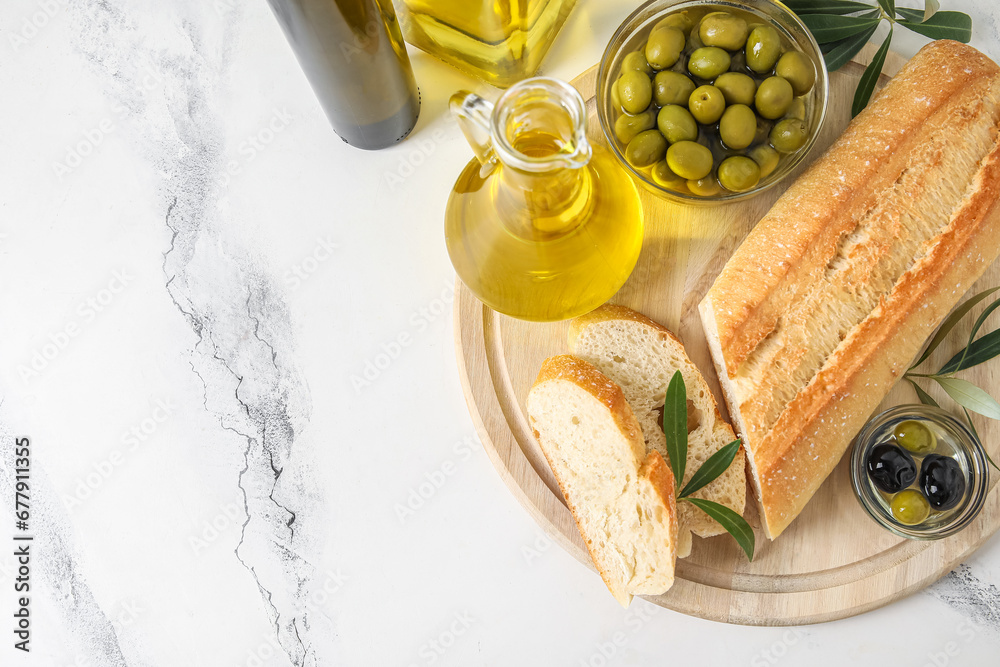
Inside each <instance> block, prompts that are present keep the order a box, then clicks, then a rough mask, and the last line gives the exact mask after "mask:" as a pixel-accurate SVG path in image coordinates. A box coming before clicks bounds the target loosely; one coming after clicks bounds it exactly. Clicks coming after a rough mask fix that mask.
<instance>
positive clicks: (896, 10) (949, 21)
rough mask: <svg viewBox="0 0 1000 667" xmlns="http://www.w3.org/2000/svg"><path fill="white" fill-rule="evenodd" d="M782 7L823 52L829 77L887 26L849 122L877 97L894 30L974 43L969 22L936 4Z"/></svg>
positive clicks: (793, 1)
mask: <svg viewBox="0 0 1000 667" xmlns="http://www.w3.org/2000/svg"><path fill="white" fill-rule="evenodd" d="M784 4H785V5H786V6H787V7H788V8H789V9H791V10H792V11H793V12H795V13H796V14H798V15H799V18H800V19H802V22H803V23H805V24H806V27H807V28H809V31H810V32H811V33H812V34H813V37H815V38H816V42H817V43H818V44H819V45H820V49H821V50H822V51H823V58H824V59H825V60H826V69H827V71H830V72H833V71H836V70H838V69H840V68H841V67H842V66H843V65H844V64H845V63H847V62H848V61H850V59H851V58H853V57H854V56H855V55H857V53H858V52H859V51H860V50H861V49H862V47H864V45H865V44H867V43H868V40H869V39H871V36H872V35H874V34H875V30H876V29H878V27H879V24H881V23H882V21H888V22H889V34H888V35H886V37H885V41H883V42H882V46H880V47H879V49H878V51H876V52H875V57H874V58H872V61H871V62H870V63H869V64H868V67H866V68H865V71H864V74H862V75H861V81H860V82H858V87H857V89H856V90H855V91H854V103H853V104H852V105H851V117H854V116H857V115H858V114H859V113H861V110H862V109H864V108H865V107H866V106H868V100H870V99H871V96H872V93H873V92H874V91H875V83H876V82H877V81H878V77H879V74H881V72H882V67H883V66H884V65H885V56H886V53H888V52H889V44H890V42H892V32H893V28H895V27H896V26H897V25H898V26H902V27H904V28H906V29H908V30H912V31H913V32H916V33H919V34H921V35H924V36H925V37H930V38H931V39H954V40H956V41H959V42H962V43H963V44H968V43H969V40H970V39H972V19H971V18H969V15H968V14H963V13H962V12H942V11H938V10H939V9H940V7H941V5H940V4H939V2H938V0H924V8H923V9H922V10H921V9H908V8H906V7H896V0H878V5H877V6H876V5H869V4H867V3H864V2H855V1H854V0H784Z"/></svg>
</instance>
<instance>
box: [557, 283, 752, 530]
mask: <svg viewBox="0 0 1000 667" xmlns="http://www.w3.org/2000/svg"><path fill="white" fill-rule="evenodd" d="M613 320H629V321H631V322H639V323H640V324H645V325H646V326H648V327H652V328H653V329H656V330H657V331H658V332H660V333H662V334H664V335H666V336H667V337H668V338H670V340H672V341H673V342H675V343H676V344H677V345H678V346H679V347H680V348H681V349H684V343H682V342H681V340H680V339H679V338H678V337H677V336H675V335H674V332H673V331H671V330H670V329H668V328H666V327H665V326H663V325H662V324H660V323H659V322H655V321H653V320H651V319H649V318H648V317H646V316H645V315H643V314H642V313H639V312H637V311H634V310H632V309H631V308H626V307H625V306H619V305H616V304H613V303H606V304H604V305H603V306H601V307H599V308H597V309H595V310H592V311H590V312H589V313H587V314H586V315H581V316H579V317H577V318H575V319H573V320H572V321H571V322H570V325H569V334H568V339H569V347H570V349H573V347H575V343H576V339H577V338H579V337H580V334H581V333H582V332H583V331H584V330H585V329H586V328H587V327H589V326H591V325H593V324H599V323H601V322H610V321H613ZM685 354H686V352H685ZM689 361H690V358H689ZM690 363H691V365H692V366H694V362H693V361H691V362H690ZM695 368H696V370H697V367H696V366H695ZM699 372H700V370H699ZM708 396H709V399H710V400H711V401H712V407H713V408H715V419H716V421H720V422H723V423H725V421H726V420H725V419H723V418H722V411H721V410H719V404H718V403H717V402H716V401H715V395H714V394H712V393H711V392H709V394H708ZM742 452H743V447H742V446H741V447H740V453H742ZM720 534H721V533H720Z"/></svg>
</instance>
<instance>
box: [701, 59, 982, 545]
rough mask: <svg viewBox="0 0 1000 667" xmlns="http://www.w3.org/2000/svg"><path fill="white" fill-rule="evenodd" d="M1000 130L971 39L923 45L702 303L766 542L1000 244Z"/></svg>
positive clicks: (794, 511) (800, 505) (772, 212)
mask: <svg viewBox="0 0 1000 667" xmlns="http://www.w3.org/2000/svg"><path fill="white" fill-rule="evenodd" d="M998 131H1000V68H998V67H997V65H996V64H994V63H993V62H992V61H990V60H989V59H988V58H987V57H986V56H984V55H983V54H981V53H979V52H978V51H977V50H975V49H974V48H972V47H969V46H964V45H962V44H959V43H957V42H953V41H946V40H943V41H936V42H932V43H931V44H928V45H927V46H925V47H924V48H923V49H921V50H920V52H919V53H918V54H917V55H916V56H915V57H914V58H913V59H912V60H911V61H910V62H909V63H908V64H907V65H906V66H905V67H904V68H903V70H902V71H901V72H900V73H899V74H898V75H897V76H896V77H894V78H893V79H892V81H891V82H890V83H889V84H888V85H887V86H886V87H885V88H884V89H883V90H882V91H881V92H880V93H879V94H877V95H876V96H875V98H874V99H873V100H872V102H871V104H870V105H869V106H868V108H867V109H865V110H864V111H863V112H862V113H861V114H859V115H858V116H857V118H855V119H854V120H853V121H852V122H851V124H850V125H849V126H848V128H847V130H846V131H845V132H844V134H843V135H842V136H841V137H840V139H839V140H837V142H836V143H835V144H834V145H833V146H832V147H831V148H830V149H829V150H828V151H827V152H826V154H825V155H823V156H822V157H821V158H820V159H819V160H817V161H816V163H815V164H813V166H812V167H811V168H810V169H809V170H808V171H807V172H806V173H805V174H804V175H803V176H802V177H800V178H799V179H798V180H797V181H796V182H795V183H794V184H793V185H792V186H791V187H790V188H789V189H788V191H787V192H786V193H785V194H784V195H783V196H782V197H781V198H780V199H779V200H778V201H777V203H775V205H774V207H773V208H772V209H771V210H770V212H769V213H768V214H767V215H766V216H765V217H764V218H763V219H762V220H761V221H760V223H759V224H758V225H757V227H756V228H755V229H754V230H753V231H752V232H751V233H750V235H749V236H748V237H747V239H746V240H745V241H744V242H743V244H742V245H741V246H740V247H739V249H738V250H737V251H736V253H735V254H734V255H733V256H732V258H731V259H730V260H729V262H728V263H727V264H726V266H725V268H724V269H723V271H722V273H721V274H720V275H719V277H718V279H717V280H716V282H715V284H714V285H713V286H712V288H711V289H710V290H709V292H708V294H707V295H706V296H705V299H704V300H703V301H702V303H701V305H700V313H701V317H702V322H703V324H704V328H705V333H706V337H707V338H708V342H709V348H710V350H711V352H712V358H713V361H714V362H715V365H716V368H717V370H718V374H719V380H720V383H721V385H722V387H723V391H724V394H725V397H726V402H727V403H728V405H729V411H730V414H731V415H732V417H733V419H734V421H735V423H736V425H737V427H738V430H739V431H740V432H741V433H742V435H743V442H744V444H745V446H746V447H747V449H748V451H749V456H748V459H749V461H750V468H751V472H752V477H753V482H754V487H755V492H756V495H757V499H758V501H759V503H760V506H761V507H760V509H761V516H762V519H763V525H764V529H765V532H766V534H767V536H768V537H769V538H772V539H773V538H775V537H777V536H778V535H779V534H781V532H782V531H783V530H784V529H785V528H786V527H787V526H788V525H789V523H791V521H792V520H793V519H794V518H795V517H796V516H797V515H798V514H799V513H800V512H801V511H802V509H803V507H805V505H806V503H807V502H808V500H809V499H810V498H811V497H812V495H813V494H814V493H815V492H816V490H817V489H818V488H819V486H820V484H821V483H822V482H823V480H824V479H825V478H826V477H827V475H829V474H830V472H831V471H832V470H833V468H834V467H835V466H836V465H837V462H838V461H839V460H840V458H841V456H842V455H843V453H844V451H845V450H846V449H847V447H848V445H849V444H850V442H851V440H852V438H853V437H854V436H855V434H856V433H857V432H858V430H859V429H860V428H861V426H863V424H864V423H865V421H866V420H867V419H868V417H869V416H870V415H871V413H872V411H873V410H874V409H875V408H876V407H877V406H878V404H879V402H880V401H881V400H882V399H883V398H884V397H885V395H886V394H887V393H888V392H889V390H890V389H891V387H892V386H893V384H894V383H895V382H896V381H897V380H899V378H900V377H902V375H903V373H905V371H906V369H907V368H908V366H909V363H910V362H911V361H912V360H913V358H914V357H915V355H916V354H917V353H918V352H919V351H920V349H921V347H922V346H923V343H924V341H925V340H926V339H927V338H928V337H929V335H930V334H931V333H932V332H933V331H934V329H935V328H936V327H937V326H938V325H939V323H940V322H941V320H942V319H944V317H945V316H946V315H947V314H948V312H949V311H950V310H951V309H952V308H953V307H954V306H955V304H956V303H957V301H958V300H959V298H960V297H961V296H962V295H963V294H964V293H965V292H966V290H968V289H969V287H970V286H971V285H972V284H973V283H974V282H975V281H976V279H978V278H979V277H980V276H981V275H982V274H983V272H984V271H985V270H986V268H987V267H988V266H989V265H990V264H991V263H992V262H993V260H994V259H995V258H996V257H997V254H998V252H1000V208H998V205H997V203H996V202H997V198H998V196H1000V145H998Z"/></svg>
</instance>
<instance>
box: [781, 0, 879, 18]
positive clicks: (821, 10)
mask: <svg viewBox="0 0 1000 667" xmlns="http://www.w3.org/2000/svg"><path fill="white" fill-rule="evenodd" d="M784 4H785V6H786V7H788V8H789V9H791V10H792V11H793V12H795V13H796V14H798V15H799V16H803V15H805V14H854V13H855V12H862V11H867V10H869V9H871V5H866V4H865V3H863V2H852V0H788V2H786V3H784Z"/></svg>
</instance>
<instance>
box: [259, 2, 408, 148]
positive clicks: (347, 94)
mask: <svg viewBox="0 0 1000 667" xmlns="http://www.w3.org/2000/svg"><path fill="white" fill-rule="evenodd" d="M268 4H270V5H271V9H272V10H273V12H274V15H275V16H276V17H277V19H278V23H280V24H281V28H282V30H284V32H285V36H286V37H287V38H288V41H289V42H290V43H291V45H292V48H293V50H294V51H295V55H296V57H297V58H298V60H299V63H300V64H301V65H302V69H303V70H305V73H306V77H307V78H308V79H309V83H311V84H312V87H313V90H315V91H316V96H317V97H318V98H319V101H320V104H322V106H323V110H324V111H325V112H326V115H327V118H329V119H330V124H331V125H333V129H334V131H335V132H336V133H337V134H338V135H339V136H340V138H341V139H343V140H344V141H346V142H347V143H349V144H351V145H352V146H356V147H358V148H365V149H378V148H385V147H386V146H391V145H392V144H394V143H396V142H398V141H400V140H402V139H404V138H405V137H406V135H408V134H409V133H410V130H412V129H413V126H414V125H415V124H416V122H417V114H418V113H419V112H420V100H419V97H418V94H417V84H416V81H414V79H413V70H412V69H411V68H410V60H409V57H408V56H407V54H406V46H405V44H403V38H402V34H401V33H400V30H399V24H398V23H397V21H396V14H395V12H394V11H393V7H392V4H391V3H390V1H389V0H268Z"/></svg>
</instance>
